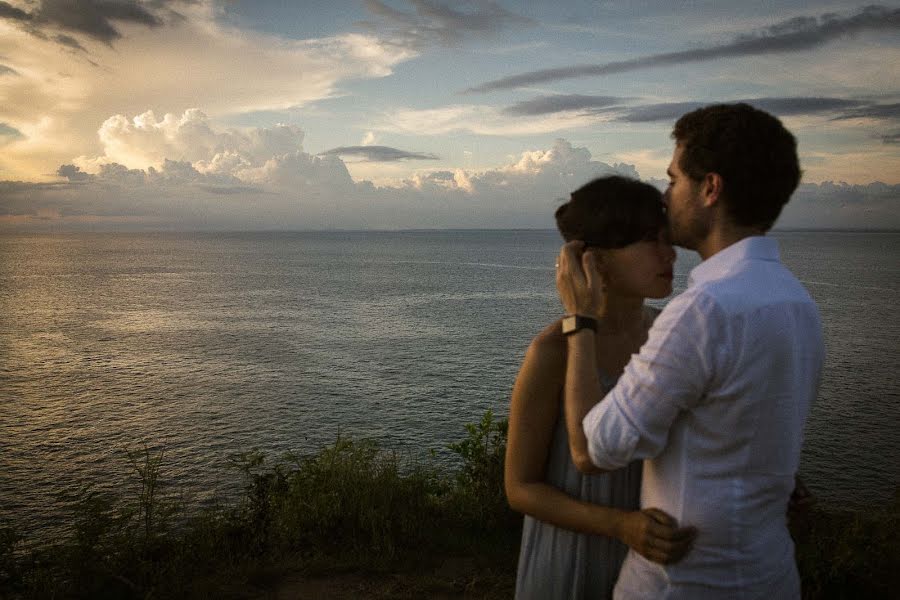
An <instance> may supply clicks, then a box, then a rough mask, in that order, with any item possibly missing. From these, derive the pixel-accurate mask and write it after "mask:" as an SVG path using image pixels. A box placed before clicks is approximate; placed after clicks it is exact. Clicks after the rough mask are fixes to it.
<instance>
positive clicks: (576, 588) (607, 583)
mask: <svg viewBox="0 0 900 600" xmlns="http://www.w3.org/2000/svg"><path fill="white" fill-rule="evenodd" d="M600 381H601V383H602V385H603V388H604V389H607V390H608V389H611V388H612V386H613V385H615V380H611V379H610V378H609V377H606V376H605V374H604V373H602V372H601V374H600ZM564 410H565V403H561V405H560V414H559V418H558V419H557V422H556V426H555V429H554V432H553V440H552V441H551V443H550V451H549V454H548V457H547V469H546V482H547V483H548V484H550V485H552V486H554V487H556V488H558V489H560V490H562V491H563V492H565V493H567V494H568V495H570V496H572V497H574V498H578V499H580V500H584V501H586V502H591V503H593V504H600V505H603V506H609V507H613V508H619V509H624V510H637V509H638V508H639V507H640V491H641V461H634V462H633V463H631V464H630V465H628V466H627V467H624V468H622V469H619V470H617V471H612V472H610V473H600V474H596V475H584V474H582V473H581V472H579V471H578V469H576V468H575V465H574V463H572V457H571V455H570V454H569V436H568V433H567V431H566V419H565V414H564ZM627 552H628V547H627V546H626V545H625V544H623V543H622V542H620V541H619V540H616V539H613V538H608V537H605V536H598V535H591V534H587V533H577V532H574V531H570V530H568V529H563V528H561V527H557V526H556V525H551V524H550V523H545V522H543V521H539V520H537V519H535V518H533V517H530V516H528V515H525V521H524V524H523V526H522V546H521V549H520V550H519V568H518V573H517V576H516V600H555V599H557V600H563V599H565V600H580V599H585V600H601V599H606V598H612V591H613V587H614V586H615V584H616V579H617V578H618V576H619V569H620V568H621V566H622V561H623V560H624V559H625V555H626V554H627Z"/></svg>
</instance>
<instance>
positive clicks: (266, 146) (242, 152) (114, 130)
mask: <svg viewBox="0 0 900 600" xmlns="http://www.w3.org/2000/svg"><path fill="white" fill-rule="evenodd" d="M97 133H98V136H99V138H100V141H101V143H102V145H103V155H102V156H98V157H93V158H88V159H82V160H81V163H82V165H83V166H86V167H87V166H89V165H91V164H103V163H108V162H118V163H121V164H127V165H130V166H132V167H138V168H146V167H150V166H153V167H156V168H159V167H161V166H162V165H163V163H164V161H165V160H167V159H170V160H176V161H186V162H187V163H189V164H195V165H196V166H197V168H198V169H200V170H201V171H203V172H208V173H224V172H235V171H239V170H241V169H248V168H253V167H259V166H261V165H262V164H264V163H265V162H266V161H267V160H269V159H270V158H271V157H273V156H281V155H284V154H289V153H291V152H295V151H297V150H299V149H300V148H301V147H302V144H303V137H304V134H303V131H302V130H301V129H300V128H299V127H297V126H294V125H275V126H273V127H266V128H256V129H252V130H250V131H240V130H236V129H232V130H228V131H222V132H219V131H214V130H213V128H212V126H211V125H210V123H209V119H208V117H207V116H206V115H205V114H204V113H203V112H202V111H200V110H199V109H196V108H191V109H188V110H186V111H185V112H184V113H182V114H181V115H175V114H172V113H167V114H165V115H163V116H162V117H157V116H156V115H155V114H154V112H153V111H152V110H148V111H146V112H144V113H142V114H140V115H137V116H135V117H134V118H132V119H128V118H127V117H126V116H125V115H114V116H112V117H110V118H108V119H106V120H105V121H104V122H103V124H102V125H101V126H100V129H99V131H98V132H97Z"/></svg>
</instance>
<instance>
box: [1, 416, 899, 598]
mask: <svg viewBox="0 0 900 600" xmlns="http://www.w3.org/2000/svg"><path fill="white" fill-rule="evenodd" d="M506 432H507V423H506V421H504V420H495V419H494V415H493V413H492V412H491V411H488V412H487V413H485V415H484V416H483V417H482V418H481V420H480V421H479V422H477V423H473V424H469V425H467V426H466V434H467V435H466V437H465V438H464V439H462V440H460V441H459V442H457V443H454V444H451V445H450V449H451V450H452V451H453V452H454V453H455V454H456V455H457V456H458V457H459V458H460V466H459V468H457V469H455V470H450V471H449V472H448V471H447V470H446V469H441V468H439V467H438V466H437V465H436V464H435V463H434V462H428V463H424V464H422V463H416V462H413V461H410V460H401V457H400V456H399V455H398V454H397V453H396V452H391V451H387V450H384V449H381V448H379V447H378V446H377V445H376V444H375V443H374V442H372V441H367V440H350V439H347V438H344V437H339V438H338V439H337V440H336V441H335V443H334V444H333V445H330V446H328V447H326V448H324V449H322V450H321V451H319V452H318V453H315V454H311V455H307V456H293V455H289V456H286V457H283V458H282V459H281V460H278V461H275V462H274V463H271V464H270V463H269V462H267V461H268V459H267V457H266V456H264V455H263V454H262V453H260V452H257V451H252V452H248V453H245V454H241V455H238V456H235V457H234V459H233V465H234V467H235V468H236V469H237V471H238V472H239V473H240V474H241V476H242V480H243V485H242V488H241V493H240V497H239V498H238V499H237V500H236V501H233V502H227V503H225V502H223V503H220V504H217V505H215V506H213V507H210V508H206V509H203V510H193V511H191V510H188V509H187V508H186V507H185V506H184V505H183V503H181V502H178V501H176V500H175V499H174V498H175V496H174V495H173V493H172V492H173V491H172V490H170V489H168V488H167V486H166V485H164V478H162V477H161V474H162V471H163V470H164V454H163V453H162V452H159V453H156V454H153V453H151V452H150V451H149V450H148V449H146V448H145V449H144V450H143V451H142V452H138V453H132V454H129V455H128V460H129V461H130V462H131V464H132V466H133V467H134V476H135V477H134V479H133V481H132V482H131V488H132V493H131V494H130V495H126V496H125V497H124V498H120V497H117V496H114V495H112V494H109V493H105V492H100V491H97V490H95V489H93V488H91V487H86V488H84V489H82V490H81V491H80V493H78V494H76V495H75V497H73V498H68V499H64V501H65V504H66V506H68V507H69V513H70V519H69V520H68V523H69V535H68V537H65V538H63V539H59V540H55V541H54V543H51V544H46V545H29V543H28V540H23V539H21V536H19V535H18V534H17V533H16V531H15V529H14V528H13V527H12V525H11V524H9V523H0V597H3V598H7V597H8V598H14V599H18V598H22V599H25V598H91V599H94V598H97V599H104V598H117V599H118V598H121V599H130V598H135V599H137V598H142V599H144V598H155V599H156V598H192V597H194V598H205V597H230V598H236V597H246V596H252V595H254V594H256V595H259V592H260V590H259V586H263V587H264V586H265V581H266V579H267V578H271V577H276V578H277V576H278V572H279V569H280V568H286V569H289V570H297V569H298V568H299V569H321V568H322V565H327V568H329V569H334V568H335V565H338V566H339V568H344V569H352V570H354V571H360V570H363V571H365V570H369V571H371V570H374V571H384V570H390V571H391V572H396V571H397V570H398V569H400V570H402V569H407V570H410V569H418V568H419V567H422V566H425V567H428V566H433V565H434V564H435V563H436V562H438V563H439V562H440V561H441V560H442V558H444V557H452V556H465V557H467V560H474V561H476V562H477V561H480V562H481V564H482V566H485V567H486V569H487V571H486V572H487V573H489V575H488V579H489V580H490V581H491V582H492V583H491V586H490V587H491V589H492V590H494V591H492V592H491V597H498V598H499V597H506V596H508V595H509V591H510V589H511V587H512V581H513V579H514V576H515V572H514V569H515V562H516V552H517V547H518V538H519V531H520V527H519V525H520V520H519V518H518V517H517V516H516V515H515V514H514V513H513V512H512V511H511V510H510V509H509V508H508V506H507V504H506V500H505V497H504V494H503V459H504V454H505V450H506ZM128 487H129V486H123V488H125V489H126V490H127V489H128ZM898 526H900V495H898V500H897V502H895V503H894V505H893V506H891V507H888V508H886V509H884V510H882V511H880V512H869V513H834V512H824V511H815V512H812V513H811V514H809V515H808V517H807V520H806V523H805V525H804V524H803V523H799V522H795V523H793V524H792V531H793V533H794V536H795V539H796V540H797V556H798V565H799V568H800V573H801V577H802V579H803V586H804V598H805V600H818V599H831V598H844V597H853V598H880V597H886V596H888V595H889V594H890V593H891V591H892V590H893V589H895V588H896V586H897V585H898V581H897V577H898V573H900V565H898V564H897V562H898V557H900V548H898V539H897V535H896V532H897V531H898V530H900V527H898Z"/></svg>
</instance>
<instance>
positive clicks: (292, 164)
mask: <svg viewBox="0 0 900 600" xmlns="http://www.w3.org/2000/svg"><path fill="white" fill-rule="evenodd" d="M813 5H814V6H813ZM898 34H900V5H897V4H893V5H892V4H866V3H857V2H828V1H827V0H826V1H821V2H816V3H810V2H808V1H783V2H747V1H746V0H740V1H736V0H697V1H692V2H675V1H671V0H631V1H629V2H603V1H597V0H593V1H564V0H560V1H555V2H539V1H534V0H530V1H529V0H509V1H487V0H485V1H464V0H458V1H443V0H354V1H350V0H347V1H344V0H307V1H300V0H298V1H297V2H286V1H283V0H281V1H275V0H254V1H249V0H248V1H241V0H230V1H222V0H216V1H213V0H191V1H187V0H145V1H141V0H119V1H115V0H5V1H3V0H0V231H10V230H32V229H34V230H68V229H73V230H98V231H99V230H110V229H113V230H115V229H127V230H271V229H277V230H313V229H387V230H394V229H406V228H473V227H474V228H552V227H553V217H552V215H553V211H554V210H555V208H556V207H557V206H558V205H559V204H560V202H562V201H563V200H564V199H566V198H567V197H568V195H569V193H571V192H572V191H573V190H575V189H577V188H578V187H580V186H581V185H583V184H584V183H586V182H588V181H590V180H591V179H593V178H595V177H597V176H602V175H606V174H612V173H619V174H623V175H627V176H631V177H638V178H640V179H643V180H645V181H649V182H651V183H653V184H655V185H659V186H664V185H665V180H666V175H665V171H666V167H667V166H668V163H669V160H670V158H671V154H672V150H673V141H672V139H671V137H670V133H671V130H672V125H673V124H674V122H675V120H676V119H677V118H678V117H679V116H680V115H681V114H683V113H685V112H687V111H689V110H692V109H693V108H696V107H699V106H703V105H707V104H712V103H717V102H737V101H745V102H749V103H751V104H753V105H755V106H757V107H759V108H762V109H764V110H767V111H769V112H772V113H773V114H775V115H777V116H778V117H779V118H781V119H782V121H783V122H784V123H785V125H786V126H787V127H788V128H789V129H790V130H791V131H792V132H793V133H794V134H795V135H796V137H797V139H798V145H799V153H800V161H801V167H802V168H803V171H804V175H803V181H802V183H801V186H800V188H799V189H798V191H797V192H796V193H795V195H794V197H793V199H792V200H791V202H790V203H789V204H788V205H787V207H786V208H785V210H784V212H783V214H782V217H781V219H780V220H779V222H778V223H777V226H778V227H782V228H796V227H802V228H817V227H821V228H889V229H890V228H892V229H900V35H898Z"/></svg>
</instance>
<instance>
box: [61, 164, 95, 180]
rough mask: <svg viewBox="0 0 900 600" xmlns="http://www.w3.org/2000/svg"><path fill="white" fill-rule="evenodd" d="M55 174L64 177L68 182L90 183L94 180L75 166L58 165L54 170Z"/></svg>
mask: <svg viewBox="0 0 900 600" xmlns="http://www.w3.org/2000/svg"><path fill="white" fill-rule="evenodd" d="M56 174H57V175H59V176H60V177H65V178H66V179H67V180H69V181H90V180H91V179H93V178H94V176H93V175H91V174H90V173H85V172H84V171H82V170H81V167H76V166H75V165H60V166H59V168H58V169H57V170H56Z"/></svg>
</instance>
